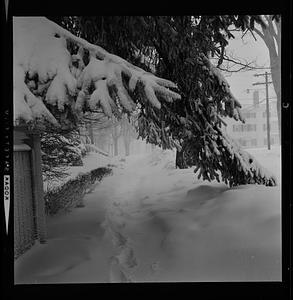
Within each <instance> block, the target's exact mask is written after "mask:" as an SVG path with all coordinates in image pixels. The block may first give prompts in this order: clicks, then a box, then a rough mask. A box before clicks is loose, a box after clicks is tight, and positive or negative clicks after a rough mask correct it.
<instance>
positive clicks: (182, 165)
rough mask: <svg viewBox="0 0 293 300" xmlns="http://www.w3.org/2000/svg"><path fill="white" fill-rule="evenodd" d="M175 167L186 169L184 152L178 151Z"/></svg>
mask: <svg viewBox="0 0 293 300" xmlns="http://www.w3.org/2000/svg"><path fill="white" fill-rule="evenodd" d="M175 167H176V168H179V169H185V168H186V166H185V163H184V159H183V151H178V150H176V161H175Z"/></svg>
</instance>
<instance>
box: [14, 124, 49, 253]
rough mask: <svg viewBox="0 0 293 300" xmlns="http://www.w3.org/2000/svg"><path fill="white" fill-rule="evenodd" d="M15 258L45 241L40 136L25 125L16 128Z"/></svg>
mask: <svg viewBox="0 0 293 300" xmlns="http://www.w3.org/2000/svg"><path fill="white" fill-rule="evenodd" d="M13 139H14V142H13V174H14V176H13V177H14V184H13V186H14V257H15V258H17V257H18V256H19V255H21V254H22V253H24V252H25V251H26V250H28V249H29V248H30V247H31V246H32V245H33V244H34V243H35V241H36V240H39V242H41V243H43V242H45V241H46V227H45V205H44V197H43V180H42V171H41V151H40V136H39V134H38V133H37V132H35V131H29V130H28V129H27V127H26V126H19V125H18V126H15V127H14V130H13Z"/></svg>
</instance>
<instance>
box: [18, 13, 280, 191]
mask: <svg viewBox="0 0 293 300" xmlns="http://www.w3.org/2000/svg"><path fill="white" fill-rule="evenodd" d="M255 21H257V22H261V19H260V18H259V17H258V16H227V15H226V16H151V17H149V16H147V17H139V16H137V17H132V16H129V17H126V16H120V17H119V16H116V17H115V16H114V17H112V16H110V17H108V16H107V17H66V18H63V20H62V22H61V24H60V25H62V27H63V28H62V27H61V26H58V25H56V24H55V23H53V22H50V21H48V20H47V19H45V18H38V17H37V18H31V19H30V23H28V22H27V19H25V18H19V17H18V18H15V19H14V22H15V28H14V33H15V36H16V38H15V40H14V43H15V47H14V49H15V55H14V56H15V58H16V59H14V74H15V78H14V89H15V92H14V98H15V99H14V102H15V104H16V105H15V113H14V118H15V121H16V120H18V121H19V120H22V121H25V122H26V123H32V126H36V124H35V123H37V124H38V125H39V122H38V120H39V119H41V118H42V119H46V120H48V121H49V122H50V123H52V124H55V125H56V126H61V128H62V129H68V128H70V127H72V126H73V127H74V126H76V125H77V119H78V118H79V117H80V116H82V115H83V114H84V112H85V111H95V110H96V108H97V107H99V108H101V109H102V110H103V112H104V114H105V115H107V116H109V117H112V116H115V117H118V118H119V117H120V116H121V115H122V114H123V113H126V114H130V113H131V112H132V111H133V110H134V109H136V108H138V107H139V116H138V122H137V124H138V132H139V135H140V137H142V138H144V139H146V140H147V141H148V142H150V143H153V144H156V145H158V146H160V147H162V148H174V147H176V148H177V150H178V153H179V154H178V156H177V160H176V163H177V165H178V166H179V167H181V168H182V167H189V166H195V167H196V169H195V171H196V172H199V174H198V177H199V178H200V177H202V178H203V179H205V180H213V179H217V180H219V181H221V180H222V181H224V182H225V183H227V184H229V185H231V186H233V185H238V184H245V183H252V182H253V183H255V182H256V183H261V184H266V185H274V184H276V182H275V178H274V177H273V176H271V175H270V174H268V172H266V171H265V170H264V169H263V168H262V167H261V166H260V165H259V164H258V163H257V162H256V161H255V159H254V158H253V157H251V156H250V155H249V154H248V153H247V152H245V151H244V150H242V149H240V148H239V147H238V145H237V144H235V143H234V142H233V140H231V139H230V138H229V137H228V136H227V135H225V133H224V131H223V130H222V126H223V125H222V119H221V117H222V116H229V117H231V118H234V119H236V120H240V121H242V122H244V120H243V118H242V116H241V105H240V103H239V102H238V101H237V99H235V97H234V96H233V95H232V93H231V91H230V89H229V85H228V83H227V82H226V80H225V78H224V77H223V76H222V75H221V73H220V72H219V69H217V68H216V67H215V66H214V65H213V64H212V63H211V62H210V58H211V57H213V56H214V57H215V56H218V58H219V64H220V63H221V60H222V59H223V54H224V51H225V47H226V45H227V43H228V39H229V38H231V37H232V34H231V32H230V30H229V26H231V25H233V26H235V27H237V28H241V30H243V31H244V30H251V28H252V27H253V24H254V22H255ZM64 28H65V29H64ZM70 31H71V32H72V33H70ZM24 37H25V38H26V40H23V39H24ZM37 38H38V39H39V40H40V42H39V43H31V40H33V39H37ZM22 44H24V45H25V47H26V48H25V51H23V49H22V47H17V46H18V45H19V46H21V45H22ZM102 47H103V48H102ZM48 49H49V50H50V51H48ZM112 53H113V54H112ZM24 54H25V55H24ZM163 78H164V79H163Z"/></svg>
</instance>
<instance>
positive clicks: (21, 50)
mask: <svg viewBox="0 0 293 300" xmlns="http://www.w3.org/2000/svg"><path fill="white" fill-rule="evenodd" d="M13 34H14V35H13V50H14V59H13V62H14V85H13V86H14V121H15V122H16V123H17V122H19V121H25V122H35V123H37V124H38V123H41V122H40V121H41V120H46V121H49V122H50V123H52V124H54V125H56V126H59V125H60V123H61V125H64V124H63V121H64V123H67V125H68V121H69V120H70V119H71V118H72V119H74V117H78V116H80V115H81V114H82V112H83V110H84V109H86V110H93V109H95V108H96V107H100V108H102V109H103V111H104V113H105V114H106V115H108V116H111V115H112V112H113V111H116V110H117V109H119V108H120V109H122V110H125V111H132V110H133V109H134V108H135V102H137V101H147V102H150V103H151V104H152V105H153V106H155V107H157V108H160V106H161V104H160V101H159V100H158V97H157V95H160V99H163V100H165V101H173V100H174V99H180V98H181V96H180V95H179V94H178V93H176V92H174V91H172V90H171V89H170V88H177V86H176V85H175V84H174V83H173V82H171V81H169V80H165V79H162V78H159V77H156V76H154V75H153V74H152V73H149V72H146V71H144V70H143V69H140V68H138V67H136V66H134V65H132V64H130V63H129V62H127V61H125V60H124V59H122V58H121V57H119V56H116V55H113V54H110V53H108V52H107V51H105V50H104V49H103V48H101V47H99V46H96V45H93V44H90V43H88V42H87V41H86V40H84V39H81V38H78V37H76V36H74V35H73V34H71V33H70V32H69V31H67V30H65V29H64V28H62V27H60V26H59V25H57V24H55V23H54V22H52V21H50V20H48V19H46V18H44V17H14V18H13ZM69 43H72V44H74V46H75V50H74V51H75V52H72V53H71V52H70V51H69V50H68V48H67V45H68V44H69ZM71 51H73V50H71ZM85 57H87V59H85ZM86 61H88V64H87V65H85V62H86ZM125 80H126V81H125ZM130 94H131V95H132V97H130ZM135 95H136V96H135ZM49 107H50V110H49V109H48V108H49ZM58 114H60V115H61V116H63V117H60V115H58Z"/></svg>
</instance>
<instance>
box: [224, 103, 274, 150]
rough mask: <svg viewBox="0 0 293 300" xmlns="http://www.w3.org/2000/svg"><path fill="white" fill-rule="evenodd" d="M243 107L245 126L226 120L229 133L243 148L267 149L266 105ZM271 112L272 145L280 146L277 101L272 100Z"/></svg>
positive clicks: (257, 104)
mask: <svg viewBox="0 0 293 300" xmlns="http://www.w3.org/2000/svg"><path fill="white" fill-rule="evenodd" d="M242 107H243V108H242V115H243V117H244V118H245V124H243V123H241V122H239V121H238V122H237V121H235V120H233V119H230V118H226V119H225V122H226V123H227V127H226V131H227V133H228V134H229V135H230V136H231V137H232V138H233V139H235V140H236V141H237V142H238V143H239V144H240V145H241V146H242V147H243V148H255V147H266V146H267V145H268V139H267V115H266V103H265V102H262V103H254V104H252V105H243V106H242ZM269 111H270V114H269V120H270V144H271V145H278V144H279V131H278V116H277V105H276V100H273V99H270V107H269Z"/></svg>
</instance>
